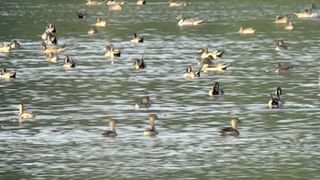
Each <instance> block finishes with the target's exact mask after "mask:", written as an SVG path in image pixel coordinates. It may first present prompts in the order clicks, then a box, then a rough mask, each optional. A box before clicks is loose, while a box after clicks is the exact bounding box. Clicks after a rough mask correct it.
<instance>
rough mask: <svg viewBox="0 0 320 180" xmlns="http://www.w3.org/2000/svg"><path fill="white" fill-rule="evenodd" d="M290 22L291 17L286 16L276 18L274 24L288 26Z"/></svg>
mask: <svg viewBox="0 0 320 180" xmlns="http://www.w3.org/2000/svg"><path fill="white" fill-rule="evenodd" d="M288 22H289V17H288V16H287V15H286V16H276V19H275V21H274V23H276V24H287V23H288Z"/></svg>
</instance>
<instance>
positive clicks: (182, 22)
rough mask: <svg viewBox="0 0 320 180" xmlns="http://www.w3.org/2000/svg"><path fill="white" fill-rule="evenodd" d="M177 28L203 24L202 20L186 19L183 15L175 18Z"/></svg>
mask: <svg viewBox="0 0 320 180" xmlns="http://www.w3.org/2000/svg"><path fill="white" fill-rule="evenodd" d="M177 19H178V20H179V22H178V25H179V26H197V25H199V24H201V23H202V22H203V19H186V18H185V17H184V16H183V15H179V16H178V17H177Z"/></svg>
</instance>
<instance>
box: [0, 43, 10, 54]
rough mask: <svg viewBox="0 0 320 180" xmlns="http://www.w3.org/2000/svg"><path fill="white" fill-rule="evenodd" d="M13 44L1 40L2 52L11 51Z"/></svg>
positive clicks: (0, 50) (0, 49)
mask: <svg viewBox="0 0 320 180" xmlns="http://www.w3.org/2000/svg"><path fill="white" fill-rule="evenodd" d="M10 51H11V46H10V45H6V44H4V43H2V42H0V52H10Z"/></svg>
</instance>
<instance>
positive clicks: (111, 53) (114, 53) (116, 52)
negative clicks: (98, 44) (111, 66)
mask: <svg viewBox="0 0 320 180" xmlns="http://www.w3.org/2000/svg"><path fill="white" fill-rule="evenodd" d="M106 50H107V52H106V53H105V54H104V56H106V57H110V58H111V59H113V58H114V57H120V55H121V51H120V49H115V48H114V47H113V45H112V44H108V45H106Z"/></svg>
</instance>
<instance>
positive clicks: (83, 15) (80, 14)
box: [77, 11, 88, 19]
mask: <svg viewBox="0 0 320 180" xmlns="http://www.w3.org/2000/svg"><path fill="white" fill-rule="evenodd" d="M77 17H78V19H85V18H87V17H88V13H87V12H85V11H79V12H77Z"/></svg>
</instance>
